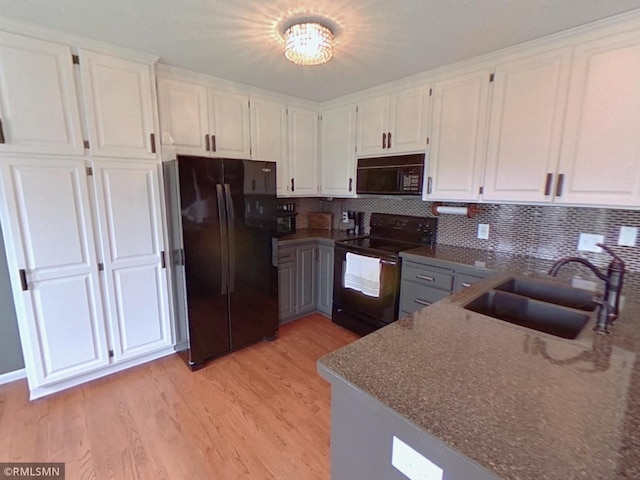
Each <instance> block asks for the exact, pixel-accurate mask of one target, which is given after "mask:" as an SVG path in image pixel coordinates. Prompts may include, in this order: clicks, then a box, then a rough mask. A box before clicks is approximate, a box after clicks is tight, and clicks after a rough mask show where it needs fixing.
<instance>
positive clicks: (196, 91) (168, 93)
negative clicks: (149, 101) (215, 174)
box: [158, 78, 211, 156]
mask: <svg viewBox="0 0 640 480" xmlns="http://www.w3.org/2000/svg"><path fill="white" fill-rule="evenodd" d="M158 103H159V111H160V128H161V130H160V131H161V132H162V143H163V144H167V145H173V146H175V148H176V152H177V153H182V154H186V155H200V156H204V155H209V151H208V150H207V138H206V135H209V115H208V107H207V89H206V88H205V87H201V86H200V85H194V84H192V83H188V82H180V81H176V80H168V79H163V78H159V79H158ZM210 149H211V145H210V143H209V150H210Z"/></svg>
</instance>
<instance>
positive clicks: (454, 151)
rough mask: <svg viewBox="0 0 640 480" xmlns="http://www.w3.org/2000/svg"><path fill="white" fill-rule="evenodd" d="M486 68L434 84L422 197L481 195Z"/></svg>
mask: <svg viewBox="0 0 640 480" xmlns="http://www.w3.org/2000/svg"><path fill="white" fill-rule="evenodd" d="M489 75H490V72H489V70H481V71H478V72H473V73H470V74H467V75H462V76H458V77H455V78H450V79H446V80H442V81H440V82H437V83H435V84H434V86H433V116H432V119H431V125H432V130H431V132H432V134H431V149H430V154H429V161H428V162H427V163H428V165H429V178H428V181H427V188H426V189H424V191H423V199H424V200H477V199H478V198H479V197H480V190H479V189H480V185H481V182H482V167H483V159H484V151H485V150H484V149H485V139H486V124H487V114H488V97H489Z"/></svg>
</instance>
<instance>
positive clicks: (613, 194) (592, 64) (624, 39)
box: [556, 30, 640, 207]
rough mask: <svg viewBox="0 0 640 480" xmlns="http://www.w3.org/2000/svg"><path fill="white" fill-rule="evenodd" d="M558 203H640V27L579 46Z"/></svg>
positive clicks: (561, 161) (562, 157)
mask: <svg viewBox="0 0 640 480" xmlns="http://www.w3.org/2000/svg"><path fill="white" fill-rule="evenodd" d="M558 173H559V177H560V178H559V180H558V181H559V183H560V184H559V185H557V188H556V194H557V198H556V201H559V202H564V203H582V204H594V205H620V206H634V207H638V206H640V30H633V31H629V32H625V33H619V34H617V35H610V36H607V37H603V38H600V39H597V40H593V41H590V42H587V43H584V44H581V45H579V46H577V47H576V51H575V57H574V64H573V70H572V76H571V88H570V93H569V103H568V106H567V119H566V125H565V130H564V138H563V142H562V155H561V158H560V166H559V169H558Z"/></svg>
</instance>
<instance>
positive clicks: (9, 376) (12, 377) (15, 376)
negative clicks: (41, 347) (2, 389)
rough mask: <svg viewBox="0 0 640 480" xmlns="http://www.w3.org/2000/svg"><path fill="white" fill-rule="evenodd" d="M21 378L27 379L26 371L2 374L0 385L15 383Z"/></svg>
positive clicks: (22, 369)
mask: <svg viewBox="0 0 640 480" xmlns="http://www.w3.org/2000/svg"><path fill="white" fill-rule="evenodd" d="M23 378H27V371H26V370H25V369H24V368H21V369H20V370H14V371H13V372H7V373H3V374H2V375H0V385H4V384H5V383H11V382H15V381H16V380H22V379H23Z"/></svg>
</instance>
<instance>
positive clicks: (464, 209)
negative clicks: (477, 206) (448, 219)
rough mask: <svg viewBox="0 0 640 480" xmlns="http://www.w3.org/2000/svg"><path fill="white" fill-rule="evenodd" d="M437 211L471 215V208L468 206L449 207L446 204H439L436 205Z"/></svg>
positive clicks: (439, 212) (440, 213)
mask: <svg viewBox="0 0 640 480" xmlns="http://www.w3.org/2000/svg"><path fill="white" fill-rule="evenodd" d="M436 212H438V214H439V215H442V214H449V215H466V216H468V215H469V208H468V207H447V206H444V205H439V206H437V207H436Z"/></svg>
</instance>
